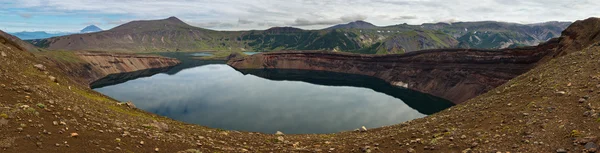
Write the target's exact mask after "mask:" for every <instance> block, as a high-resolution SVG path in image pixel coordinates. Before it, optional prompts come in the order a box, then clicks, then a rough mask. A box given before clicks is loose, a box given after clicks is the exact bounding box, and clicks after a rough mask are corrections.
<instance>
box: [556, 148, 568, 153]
mask: <svg viewBox="0 0 600 153" xmlns="http://www.w3.org/2000/svg"><path fill="white" fill-rule="evenodd" d="M556 153H567V150H565V149H562V148H561V149H556Z"/></svg>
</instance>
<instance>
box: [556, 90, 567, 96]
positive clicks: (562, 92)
mask: <svg viewBox="0 0 600 153" xmlns="http://www.w3.org/2000/svg"><path fill="white" fill-rule="evenodd" d="M556 94H558V95H566V94H567V92H565V91H557V92H556Z"/></svg>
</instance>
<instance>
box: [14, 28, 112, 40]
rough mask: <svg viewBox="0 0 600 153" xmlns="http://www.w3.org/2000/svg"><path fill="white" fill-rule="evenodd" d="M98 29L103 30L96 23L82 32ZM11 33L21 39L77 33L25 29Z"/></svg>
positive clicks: (96, 30)
mask: <svg viewBox="0 0 600 153" xmlns="http://www.w3.org/2000/svg"><path fill="white" fill-rule="evenodd" d="M98 31H102V29H100V28H98V27H97V26H95V25H89V26H87V27H85V28H83V29H81V31H80V33H91V32H98ZM10 34H11V35H14V36H16V37H18V38H19V39H21V40H33V39H46V38H52V37H58V36H66V35H71V34H75V33H74V32H54V33H52V32H46V31H31V32H30V31H23V32H14V33H10Z"/></svg>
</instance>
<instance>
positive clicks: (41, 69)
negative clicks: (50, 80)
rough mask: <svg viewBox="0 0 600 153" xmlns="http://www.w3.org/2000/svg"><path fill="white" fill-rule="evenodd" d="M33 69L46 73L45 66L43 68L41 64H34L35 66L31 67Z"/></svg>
mask: <svg viewBox="0 0 600 153" xmlns="http://www.w3.org/2000/svg"><path fill="white" fill-rule="evenodd" d="M33 67H35V68H37V69H38V70H40V71H46V66H44V65H42V64H35V65H33Z"/></svg>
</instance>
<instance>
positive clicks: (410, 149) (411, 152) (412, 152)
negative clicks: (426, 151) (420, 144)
mask: <svg viewBox="0 0 600 153" xmlns="http://www.w3.org/2000/svg"><path fill="white" fill-rule="evenodd" d="M406 152H409V153H414V152H417V151H415V149H413V148H408V149H406Z"/></svg>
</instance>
